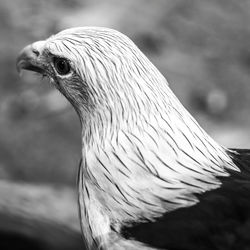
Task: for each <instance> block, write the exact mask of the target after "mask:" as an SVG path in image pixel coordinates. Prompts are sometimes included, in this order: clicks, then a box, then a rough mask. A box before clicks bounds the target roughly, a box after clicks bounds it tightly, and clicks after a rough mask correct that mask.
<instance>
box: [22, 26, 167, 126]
mask: <svg viewBox="0 0 250 250" xmlns="http://www.w3.org/2000/svg"><path fill="white" fill-rule="evenodd" d="M17 69H18V70H19V71H21V70H22V69H25V70H31V71H35V72H38V73H39V74H42V75H43V76H46V77H48V78H49V79H50V80H51V82H53V83H54V85H55V86H56V88H58V89H59V90H60V92H61V93H62V94H63V95H64V96H65V97H66V98H67V99H68V100H69V101H70V102H71V104H72V105H73V106H74V108H75V109H76V111H77V112H78V114H79V116H80V119H81V121H82V122H83V121H86V120H88V119H90V117H95V119H97V117H99V118H100V117H101V118H100V119H102V120H104V119H106V120H112V121H113V122H114V121H115V120H130V121H133V120H134V119H133V118H134V117H138V116H139V115H140V114H143V115H144V116H145V114H146V113H147V112H150V109H151V107H155V109H157V107H158V106H159V102H160V100H161V101H163V102H166V101H167V98H166V96H167V93H164V92H166V91H167V89H166V87H167V82H166V80H165V78H164V77H163V76H162V75H161V74H160V72H159V71H158V70H157V69H156V68H155V67H154V66H153V64H152V63H150V61H149V60H148V59H147V58H146V57H145V56H144V55H143V53H142V52H141V51H140V50H139V49H138V48H137V46H136V45H135V44H134V43H133V42H132V41H131V40H130V39H129V38H128V37H127V36H125V35H123V34H121V33H120V32H118V31H115V30H112V29H107V28H98V27H81V28H71V29H67V30H64V31H62V32H60V33H58V34H56V35H53V36H51V37H49V38H48V39H47V40H44V41H38V42H35V43H33V44H31V45H28V46H26V47H25V48H24V49H23V50H22V51H21V52H20V54H19V57H18V59H17ZM103 116H105V117H103ZM118 116H119V117H118ZM145 119H146V118H145ZM102 123H106V121H105V120H104V121H102V122H99V124H102Z"/></svg>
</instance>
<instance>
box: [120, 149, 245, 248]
mask: <svg viewBox="0 0 250 250" xmlns="http://www.w3.org/2000/svg"><path fill="white" fill-rule="evenodd" d="M228 154H229V155H230V157H231V158H232V160H233V161H234V163H235V164H236V165H237V166H238V167H239V168H240V170H241V172H235V171H230V177H223V178H221V182H222V185H221V187H220V188H218V189H216V190H212V191H208V192H206V193H204V194H199V195H197V197H198V199H199V201H200V202H199V203H197V204H196V205H194V206H192V207H187V208H181V209H178V210H176V211H173V212H170V213H166V214H164V215H163V216H162V217H160V218H157V219H156V220H155V221H154V222H147V223H140V224H133V225H131V226H126V227H123V228H122V234H123V236H124V237H126V238H133V239H135V240H138V241H141V242H143V243H146V244H148V245H149V246H152V247H156V248H159V249H169V250H177V249H178V250H184V249H185V250H194V249H199V250H211V249H213V250H230V249H235V250H239V249H241V250H244V249H245V250H247V249H250V150H235V149H234V150H232V151H231V150H230V151H228Z"/></svg>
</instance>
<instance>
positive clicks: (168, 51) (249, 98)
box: [0, 0, 250, 249]
mask: <svg viewBox="0 0 250 250" xmlns="http://www.w3.org/2000/svg"><path fill="white" fill-rule="evenodd" d="M249 23H250V0H238V1H233V0H210V1H206V0H157V1H152V0H137V1H134V0H126V1H118V0H105V1H101V0H54V1H50V0H36V1H33V0H22V1H20V0H12V1H7V0H0V34H1V35H0V55H1V57H0V66H1V67H0V248H1V249H13V248H14V247H13V246H14V245H13V244H15V249H83V248H82V240H81V237H80V233H79V223H78V218H77V197H76V194H75V193H76V192H75V182H76V174H77V169H78V162H79V159H80V150H81V140H80V125H79V122H78V118H77V116H76V114H75V113H74V111H73V109H72V108H71V106H70V105H69V104H68V103H67V102H66V100H65V99H64V98H63V97H62V96H61V95H60V94H59V93H58V92H57V91H56V90H55V89H53V87H52V86H50V85H49V84H48V82H46V81H45V80H43V79H41V78H40V77H39V76H37V75H36V74H33V73H31V72H27V73H25V74H23V76H22V78H19V76H18V74H17V72H16V69H15V60H16V57H17V55H18V53H19V51H20V50H21V49H22V48H23V47H24V46H25V45H27V44H29V43H31V42H34V41H36V40H40V39H45V38H47V37H48V36H49V35H51V34H54V33H57V32H58V31H60V30H62V29H65V28H68V27H72V26H106V27H110V28H115V29H118V30H119V31H121V32H123V33H125V34H126V35H128V36H129V37H130V38H131V39H132V40H133V41H134V42H135V43H136V44H137V45H138V46H139V48H140V49H141V50H142V51H143V52H144V53H145V54H146V55H147V56H148V57H149V58H150V59H151V61H152V62H153V63H154V64H155V65H156V66H157V67H158V69H159V70H160V71H161V72H162V73H163V75H164V76H166V78H167V79H168V81H169V83H170V86H171V88H172V89H173V91H174V92H175V94H176V95H177V96H178V97H179V99H180V100H181V102H182V103H183V104H184V106H186V107H187V108H188V110H189V111H190V112H191V113H192V114H193V115H194V117H195V118H196V119H197V120H198V121H199V123H200V124H201V125H202V126H203V128H205V130H207V131H208V132H209V134H210V135H211V136H212V137H213V138H215V139H216V140H217V141H218V142H219V143H221V144H223V145H224V146H227V147H241V148H247V147H250V47H249V41H250V25H249Z"/></svg>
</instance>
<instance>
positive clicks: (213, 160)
mask: <svg viewBox="0 0 250 250" xmlns="http://www.w3.org/2000/svg"><path fill="white" fill-rule="evenodd" d="M170 95H172V94H170ZM170 97H171V99H170V102H171V106H167V107H165V109H163V106H164V105H163V106H162V107H160V109H159V110H161V112H159V111H158V112H157V110H155V112H149V113H144V114H143V113H141V115H138V117H137V119H136V120H134V121H133V122H131V121H120V123H119V124H117V123H116V122H117V120H114V117H113V120H112V122H113V124H105V123H104V125H106V126H107V125H108V129H106V131H105V132H102V131H101V130H99V129H98V127H95V129H93V130H92V133H91V135H89V136H90V137H91V140H89V141H88V143H86V140H85V139H86V138H85V137H83V159H84V161H85V164H84V166H83V168H84V169H83V171H82V175H83V176H84V177H83V180H84V181H83V182H84V185H85V187H87V189H88V194H89V197H90V201H89V204H92V205H91V206H92V209H94V207H95V209H96V208H98V209H99V212H97V213H96V214H103V216H102V217H101V219H100V221H103V223H105V224H106V227H105V226H103V227H102V228H110V225H112V227H114V228H115V227H116V226H117V228H119V225H121V224H122V223H127V222H128V221H137V220H140V219H142V220H143V219H151V218H153V217H157V216H159V215H160V214H161V213H163V212H164V211H171V210H174V209H177V208H180V207H183V206H189V205H193V204H195V203H196V202H197V198H196V196H195V195H194V194H197V193H201V192H204V191H207V190H211V189H214V188H217V187H218V186H219V185H220V181H219V180H218V179H217V176H227V175H228V173H227V169H236V166H235V165H234V164H233V163H232V161H231V159H230V157H229V156H228V154H227V153H226V151H225V150H224V148H223V147H221V146H220V145H218V144H217V143H216V142H215V141H214V140H212V139H211V138H210V137H209V136H208V135H207V133H206V132H205V131H204V130H203V129H201V127H200V126H199V125H198V123H197V122H196V121H195V120H194V118H193V117H191V115H190V114H189V113H188V112H187V111H186V110H185V109H184V108H183V107H182V106H181V104H180V103H179V102H178V100H177V99H176V98H174V96H170ZM164 111H165V112H164ZM117 117H119V116H117ZM105 121H106V122H107V123H108V120H107V119H106V120H105ZM102 122H103V121H102ZM99 125H100V124H99ZM96 126H98V125H96ZM93 221H95V220H93ZM99 224H100V223H99ZM95 228H98V225H97V226H95ZM98 230H100V231H102V229H100V228H99V229H97V230H96V235H99V234H102V233H100V232H98Z"/></svg>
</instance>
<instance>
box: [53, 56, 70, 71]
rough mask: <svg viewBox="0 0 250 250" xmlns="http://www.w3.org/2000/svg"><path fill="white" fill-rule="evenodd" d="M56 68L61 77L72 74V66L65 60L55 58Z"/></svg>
mask: <svg viewBox="0 0 250 250" xmlns="http://www.w3.org/2000/svg"><path fill="white" fill-rule="evenodd" d="M54 67H55V69H56V71H57V72H58V74H60V75H67V74H68V73H69V72H70V64H69V62H68V60H66V59H64V58H58V57H56V58H54Z"/></svg>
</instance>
